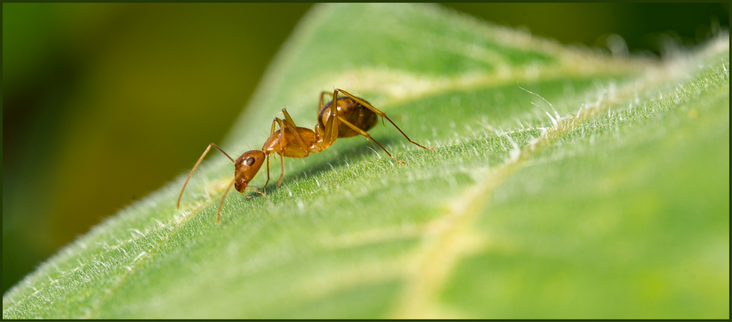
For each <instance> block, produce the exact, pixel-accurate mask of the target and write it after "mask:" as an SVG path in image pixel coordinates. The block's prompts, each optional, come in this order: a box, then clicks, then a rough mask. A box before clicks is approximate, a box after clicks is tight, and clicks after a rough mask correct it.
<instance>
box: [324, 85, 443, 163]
mask: <svg viewBox="0 0 732 322" xmlns="http://www.w3.org/2000/svg"><path fill="white" fill-rule="evenodd" d="M338 92H341V93H343V95H346V96H348V97H349V98H350V99H352V100H354V101H356V102H358V103H359V104H361V105H363V106H364V107H365V108H367V109H369V110H371V111H372V112H374V113H376V115H378V116H381V117H382V118H386V119H387V120H388V121H389V122H390V123H391V124H392V125H394V127H395V128H396V129H397V130H399V133H401V134H402V135H404V137H405V138H407V141H409V142H410V143H412V144H414V145H416V146H418V147H420V148H423V149H425V150H432V151H434V150H435V149H433V148H428V147H424V146H422V145H421V144H419V143H417V142H414V141H412V139H410V138H409V137H408V136H407V135H406V134H405V133H404V131H402V129H400V128H399V127H398V126H397V125H396V123H394V121H392V120H391V119H390V118H389V117H388V116H386V113H384V112H382V111H380V110H379V109H377V108H375V107H373V106H372V105H371V104H369V102H366V101H364V100H362V99H360V98H358V97H356V96H353V95H351V94H350V93H348V92H346V91H344V90H342V89H338V88H337V89H336V90H335V91H334V92H333V96H335V95H337V94H336V93H338ZM382 120H383V119H382ZM374 142H376V141H374ZM382 149H383V147H382Z"/></svg>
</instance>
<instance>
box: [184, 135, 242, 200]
mask: <svg viewBox="0 0 732 322" xmlns="http://www.w3.org/2000/svg"><path fill="white" fill-rule="evenodd" d="M211 147H214V148H216V149H217V150H219V151H221V153H223V154H224V155H225V156H226V157H227V158H229V160H231V162H235V161H234V159H232V158H231V157H230V156H229V154H227V153H226V152H224V150H223V149H221V148H220V147H219V146H218V145H216V144H215V143H211V144H209V145H208V147H206V150H205V151H203V154H202V155H201V157H200V158H198V162H196V165H194V166H193V170H191V173H189V174H188V178H186V182H185V183H184V184H183V189H180V195H178V203H177V204H176V205H175V209H179V208H180V198H181V197H183V191H185V190H186V186H187V185H188V180H191V176H192V175H193V172H196V168H198V165H199V164H201V161H203V158H204V157H206V154H208V151H209V150H211Z"/></svg>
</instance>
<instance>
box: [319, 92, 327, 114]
mask: <svg viewBox="0 0 732 322" xmlns="http://www.w3.org/2000/svg"><path fill="white" fill-rule="evenodd" d="M325 94H330V92H328V91H322V92H320V103H319V104H318V112H320V109H321V108H323V96H324V95H325Z"/></svg>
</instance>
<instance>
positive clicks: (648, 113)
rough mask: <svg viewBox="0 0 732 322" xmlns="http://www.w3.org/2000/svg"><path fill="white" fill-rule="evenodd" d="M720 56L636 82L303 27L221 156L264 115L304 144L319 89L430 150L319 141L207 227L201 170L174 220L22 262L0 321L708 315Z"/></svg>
mask: <svg viewBox="0 0 732 322" xmlns="http://www.w3.org/2000/svg"><path fill="white" fill-rule="evenodd" d="M727 38H728V37H727V36H726V35H722V36H721V37H719V38H718V39H716V40H714V41H712V42H710V44H709V45H707V46H706V47H705V48H703V49H700V50H698V51H695V52H692V53H677V55H676V56H674V57H671V58H669V59H666V60H665V61H664V62H663V63H659V62H657V61H654V60H647V59H641V58H623V57H610V56H609V55H607V54H604V53H598V52H596V51H592V50H589V49H581V48H567V47H563V46H561V45H559V44H557V43H554V42H551V41H547V40H543V39H537V38H534V37H532V36H530V35H528V34H526V33H520V32H516V31H513V30H509V29H506V28H502V27H497V26H494V25H489V24H486V23H484V22H480V21H477V20H474V19H472V18H470V17H466V16H462V15H458V14H456V13H454V12H450V11H448V10H445V9H442V8H440V7H437V6H428V5H366V4H349V5H322V6H318V7H316V8H315V9H314V10H313V11H312V12H310V13H309V14H308V15H307V16H306V18H304V20H303V21H301V22H300V24H299V27H298V28H297V29H296V31H295V33H294V34H293V35H292V36H291V37H290V39H289V40H288V42H287V43H286V44H285V46H284V47H283V48H282V50H281V51H280V53H279V54H278V56H277V57H276V58H275V61H274V63H273V65H272V66H271V67H270V69H269V71H268V72H267V74H266V76H265V78H264V79H263V81H262V83H261V85H260V88H259V89H258V90H257V92H256V94H255V96H254V98H253V99H252V101H251V102H250V103H249V106H248V107H247V108H246V109H245V112H244V113H243V115H242V116H241V118H240V119H239V120H238V122H237V125H236V126H235V127H234V128H233V129H232V132H231V133H230V135H229V137H228V140H227V141H226V142H224V144H223V145H222V146H223V148H224V149H225V150H226V151H228V152H229V154H231V155H235V154H238V153H242V152H244V151H245V150H248V149H257V148H259V146H260V144H261V143H262V142H264V140H265V139H266V138H267V137H268V134H269V129H270V126H271V120H272V119H273V118H274V117H275V116H278V114H277V113H278V112H279V111H280V109H282V108H283V107H287V109H288V111H289V112H290V113H291V114H292V116H293V118H294V119H295V121H296V122H297V123H298V124H299V125H300V126H308V127H312V126H313V125H314V124H315V122H316V111H317V103H318V94H319V93H320V91H322V90H332V89H333V87H337V88H343V89H345V90H348V91H350V92H352V93H354V94H356V95H358V96H361V97H364V98H365V99H367V100H369V101H370V102H371V103H373V104H374V105H375V106H376V107H377V108H379V109H381V110H383V111H384V112H386V113H387V114H388V115H389V116H390V117H391V118H392V119H393V120H394V121H395V122H396V123H397V124H398V125H399V126H400V127H401V128H402V129H403V130H404V132H405V133H407V134H408V135H409V136H410V138H412V139H413V140H415V141H417V142H419V143H422V144H425V145H427V146H430V147H434V148H435V151H434V152H431V151H426V150H423V149H421V148H419V147H417V146H415V145H412V144H410V143H409V142H407V140H406V139H405V138H404V137H403V136H401V134H400V133H399V132H398V131H397V130H396V129H395V128H394V127H393V126H391V125H390V124H389V123H386V126H377V127H376V128H374V129H373V130H372V131H371V132H370V134H371V135H373V137H374V138H375V139H377V140H378V141H379V142H380V143H381V144H382V145H384V146H385V147H386V148H387V149H388V150H389V151H390V152H392V153H393V154H394V155H395V156H396V157H398V158H400V159H401V160H404V161H406V162H407V164H406V165H405V166H402V165H399V164H398V163H396V162H394V161H393V160H391V159H389V158H388V157H387V156H386V154H385V153H384V152H383V151H380V150H379V149H378V147H376V146H372V147H371V148H369V147H368V145H367V144H366V140H365V139H363V138H360V137H356V138H348V139H340V140H338V141H337V142H336V143H335V144H334V145H333V146H332V147H331V148H329V149H328V150H326V151H323V152H322V153H318V154H313V155H311V156H309V157H308V158H306V159H302V160H296V159H286V160H285V163H286V174H285V177H284V181H283V184H282V185H281V186H279V187H277V186H276V185H275V184H270V186H269V187H268V188H267V189H266V193H267V198H264V197H262V196H260V195H257V194H254V195H252V197H251V199H247V198H244V197H243V196H242V195H239V194H236V193H232V194H229V195H228V197H227V198H226V201H225V203H224V205H223V209H222V222H221V225H216V222H215V217H216V208H217V205H218V202H219V198H220V196H221V194H222V193H223V190H224V189H225V188H226V185H227V184H228V182H230V180H231V174H232V169H233V167H232V165H231V163H230V161H229V160H228V159H226V158H225V157H224V156H222V155H221V154H218V152H214V153H215V154H214V155H212V156H211V157H208V159H207V161H205V162H204V163H203V165H202V166H201V168H199V170H198V171H197V172H196V173H195V175H194V176H193V179H192V180H191V183H190V184H189V186H188V188H187V190H186V192H185V194H184V195H183V200H182V207H181V210H176V209H175V202H176V198H177V196H178V193H179V191H180V188H181V186H182V183H183V180H184V179H185V175H186V174H181V176H180V177H179V178H178V179H176V180H175V181H174V182H171V183H170V184H169V185H167V186H166V187H164V188H162V189H161V190H160V191H158V192H156V193H154V194H152V195H150V196H148V197H147V198H145V199H144V200H142V201H140V202H137V203H135V204H133V205H131V206H130V207H128V208H126V209H124V210H122V211H121V212H120V213H119V214H117V215H115V216H113V217H111V218H109V219H108V220H106V221H105V222H104V223H102V224H100V225H98V226H97V227H94V228H93V229H92V231H90V232H89V233H88V234H87V235H85V236H83V237H80V238H79V239H78V240H77V241H75V242H74V243H73V244H71V245H69V246H68V247H66V248H64V249H63V250H61V251H60V252H59V253H58V254H57V255H55V256H54V257H52V258H51V259H49V260H48V261H46V262H45V263H44V264H42V265H41V266H40V267H39V268H38V269H37V270H36V272H34V273H32V274H31V275H29V276H27V277H26V278H25V279H24V280H23V281H22V282H20V283H19V284H18V285H16V286H15V287H13V288H12V289H11V290H9V291H8V292H7V293H6V294H5V295H4V296H3V318H40V317H42V318H142V317H145V318H237V317H239V318H242V317H244V318H261V317H277V318H290V317H301V318H303V317H321V318H334V317H337V318H375V317H468V318H725V317H729V197H728V196H729V59H728V56H729V43H728V39H727ZM280 116H281V115H280ZM203 148H205V147H201V149H202V150H203ZM194 161H195V160H191V165H193V163H194ZM277 163H279V160H276V161H275V163H274V164H275V165H277ZM278 174H279V167H278V166H275V167H273V170H272V176H273V177H274V178H275V179H276V178H277V176H278ZM265 179H266V176H265V174H264V173H260V174H259V175H258V176H257V178H256V179H255V181H254V182H253V185H254V186H257V185H262V184H263V183H264V181H265ZM39 193H41V192H39Z"/></svg>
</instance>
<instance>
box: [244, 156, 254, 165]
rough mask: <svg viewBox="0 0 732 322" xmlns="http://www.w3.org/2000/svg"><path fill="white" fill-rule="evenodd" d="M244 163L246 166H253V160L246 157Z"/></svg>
mask: <svg viewBox="0 0 732 322" xmlns="http://www.w3.org/2000/svg"><path fill="white" fill-rule="evenodd" d="M244 163H246V164H247V165H248V166H251V165H252V164H254V158H252V157H248V158H247V159H246V160H244Z"/></svg>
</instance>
